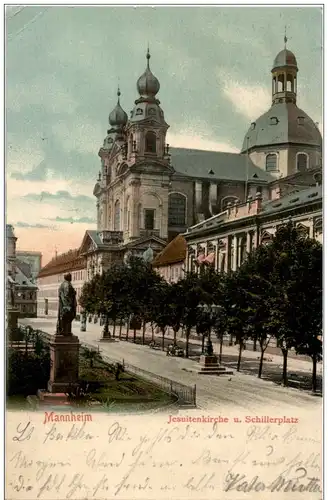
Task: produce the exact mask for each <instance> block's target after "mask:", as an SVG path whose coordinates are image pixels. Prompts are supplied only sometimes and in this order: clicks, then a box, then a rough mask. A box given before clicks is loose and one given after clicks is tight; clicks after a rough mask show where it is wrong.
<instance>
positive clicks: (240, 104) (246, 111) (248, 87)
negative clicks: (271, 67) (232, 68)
mask: <svg viewBox="0 0 328 500" xmlns="http://www.w3.org/2000/svg"><path fill="white" fill-rule="evenodd" d="M219 79H220V81H221V85H222V92H223V95H224V96H225V97H226V98H227V99H228V100H229V101H230V103H231V104H232V106H233V107H234V109H235V110H236V111H237V112H238V113H239V114H241V115H242V116H244V117H245V118H247V120H249V121H251V120H256V119H257V118H258V117H259V116H260V115H262V114H263V113H265V111H267V110H268V109H269V108H270V105H271V93H270V90H269V88H268V86H265V87H264V86H263V85H260V84H257V83H249V84H247V83H246V84H245V83H240V82H238V80H236V77H235V76H234V75H231V74H230V75H229V74H228V73H227V72H222V71H220V72H219Z"/></svg>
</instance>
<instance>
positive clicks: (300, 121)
mask: <svg viewBox="0 0 328 500" xmlns="http://www.w3.org/2000/svg"><path fill="white" fill-rule="evenodd" d="M286 41H287V39H286V38H285V43H286ZM297 72H298V66H297V61H296V57H295V55H294V54H293V52H291V51H290V50H287V49H286V47H285V48H284V50H281V51H280V52H279V53H278V55H277V56H276V57H275V59H274V62H273V68H272V70H271V73H272V105H271V108H270V109H269V110H268V111H267V112H266V113H264V114H263V115H261V116H260V117H259V118H258V119H257V120H256V121H254V122H253V123H251V126H250V127H249V129H248V131H247V133H246V135H245V138H244V141H243V146H242V151H241V152H242V153H243V152H246V151H247V150H252V149H256V148H257V147H259V148H261V147H264V146H273V145H277V146H278V145H286V144H297V145H304V146H315V147H321V144H322V138H321V134H320V131H319V129H318V127H317V125H316V124H315V123H314V121H313V120H312V119H311V118H310V117H309V116H308V115H307V114H306V113H305V112H304V111H303V110H302V109H300V108H299V107H298V106H297V105H296V89H297Z"/></svg>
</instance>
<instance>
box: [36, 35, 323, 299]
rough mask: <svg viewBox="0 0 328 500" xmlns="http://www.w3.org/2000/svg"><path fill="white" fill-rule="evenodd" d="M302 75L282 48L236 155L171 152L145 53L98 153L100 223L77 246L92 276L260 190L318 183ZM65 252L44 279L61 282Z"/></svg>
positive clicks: (158, 248) (267, 194)
mask: <svg viewBox="0 0 328 500" xmlns="http://www.w3.org/2000/svg"><path fill="white" fill-rule="evenodd" d="M285 42H286V40H285ZM297 74H298V66H297V61H296V57H295V56H294V54H293V53H292V52H291V51H289V50H288V49H287V48H286V45H285V48H284V49H283V50H282V51H281V52H279V54H278V55H277V56H276V58H275V59H274V64H273V67H272V70H271V75H272V106H271V107H270V109H269V110H268V111H267V112H266V113H264V114H263V115H262V116H261V117H260V118H258V120H256V121H255V122H253V123H251V125H250V128H249V130H248V131H247V133H246V135H245V139H244V142H243V145H242V148H241V152H240V153H225V152H214V151H201V150H196V149H184V148H170V146H169V144H167V139H166V134H167V130H168V128H169V124H168V123H167V122H166V120H165V116H164V111H163V108H165V103H164V104H163V107H162V106H161V103H160V101H159V99H158V94H159V91H160V83H159V80H158V79H157V78H156V76H155V75H154V74H153V73H152V71H151V69H150V53H149V50H148V51H147V55H146V69H145V71H144V73H143V74H142V75H141V76H140V78H139V79H138V81H137V93H138V96H137V98H136V100H135V103H134V107H133V109H132V111H131V112H130V116H129V117H128V115H127V113H126V112H125V111H124V109H123V107H122V104H121V93H120V90H118V92H117V104H116V106H115V107H114V109H113V111H111V112H110V114H109V128H108V130H107V134H106V137H105V139H104V142H103V144H102V146H101V147H100V150H99V153H98V155H99V157H100V171H99V175H98V179H97V181H96V184H95V186H94V189H93V194H94V196H95V198H96V210H97V229H95V230H89V231H86V233H85V235H84V237H83V240H82V243H81V246H80V248H79V249H76V251H75V253H74V252H73V253H74V256H75V257H74V259H76V258H77V255H75V254H76V252H77V254H78V256H80V257H81V258H83V259H84V262H85V277H86V279H91V278H92V276H93V275H94V274H95V273H100V272H102V271H103V270H106V269H108V268H110V266H111V265H112V264H113V263H115V262H122V261H124V260H126V259H128V257H129V256H130V255H132V254H133V255H139V256H144V258H145V259H147V260H149V261H152V260H153V258H154V257H156V255H159V254H160V253H161V252H162V251H163V250H164V248H165V247H166V245H167V244H168V243H169V242H170V241H171V240H173V239H174V238H175V237H176V236H177V235H179V234H183V233H186V232H187V229H188V228H190V227H196V228H197V230H198V229H200V228H201V227H202V226H203V225H204V224H205V223H206V221H211V220H213V219H214V220H215V221H217V220H219V219H220V218H221V217H223V218H224V217H225V216H223V215H221V214H224V213H226V212H227V210H231V207H232V206H237V205H239V204H243V203H246V202H247V201H248V202H249V201H250V199H254V200H255V198H256V196H259V195H260V196H261V203H264V204H265V202H269V201H273V200H277V199H278V198H281V197H282V196H284V194H288V193H290V192H291V191H293V190H295V189H305V188H307V187H311V186H313V185H314V186H315V185H316V184H317V180H315V179H314V176H315V175H317V176H318V175H319V176H320V175H321V169H322V165H321V155H322V144H321V143H322V139H321V134H320V132H319V130H318V128H317V126H316V124H315V123H314V122H313V120H312V119H311V118H310V117H309V116H308V115H307V114H306V113H305V112H304V111H302V110H301V109H300V108H298V107H297V104H296V98H297ZM73 253H72V255H73ZM59 257H60V256H58V257H56V258H54V259H53V260H52V261H51V262H50V263H49V264H48V265H47V266H46V267H47V270H46V276H47V280H48V281H49V276H50V275H52V274H53V275H54V276H55V275H56V279H55V278H54V279H55V281H56V283H58V279H59V278H58V272H59V271H58V270H57V264H56V262H57V260H58V258H59ZM78 258H79V257H78ZM57 271H58V272H57ZM49 273H50V274H49ZM43 274H44V272H43V270H41V272H40V273H39V279H38V286H39V289H41V290H42V276H43Z"/></svg>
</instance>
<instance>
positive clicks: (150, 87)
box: [137, 49, 160, 98]
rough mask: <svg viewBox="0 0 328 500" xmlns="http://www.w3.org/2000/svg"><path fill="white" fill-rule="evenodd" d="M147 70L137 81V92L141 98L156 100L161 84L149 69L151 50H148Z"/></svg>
mask: <svg viewBox="0 0 328 500" xmlns="http://www.w3.org/2000/svg"><path fill="white" fill-rule="evenodd" d="M146 57H147V68H146V70H145V72H144V73H143V74H142V75H141V76H140V78H139V79H138V81H137V90H138V92H139V94H140V96H141V97H145V98H147V97H148V98H149V97H150V98H154V97H155V96H156V94H157V93H158V92H159V89H160V83H159V81H158V79H157V78H156V76H155V75H153V73H152V72H151V71H150V67H149V59H150V53H149V49H148V50H147V56H146Z"/></svg>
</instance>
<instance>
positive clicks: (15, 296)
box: [6, 224, 37, 317]
mask: <svg viewBox="0 0 328 500" xmlns="http://www.w3.org/2000/svg"><path fill="white" fill-rule="evenodd" d="M16 241H17V238H16V236H15V234H14V228H13V226H12V225H10V224H7V225H6V246H7V249H6V250H7V253H6V264H7V283H8V286H9V288H8V289H7V301H8V300H9V299H10V300H11V301H14V305H15V307H16V308H17V309H18V312H19V316H20V317H36V315H37V306H36V304H37V286H36V285H35V284H34V283H33V282H32V279H31V269H30V267H29V266H28V265H27V264H23V265H22V264H21V263H20V262H19V261H18V259H17V251H16Z"/></svg>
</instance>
